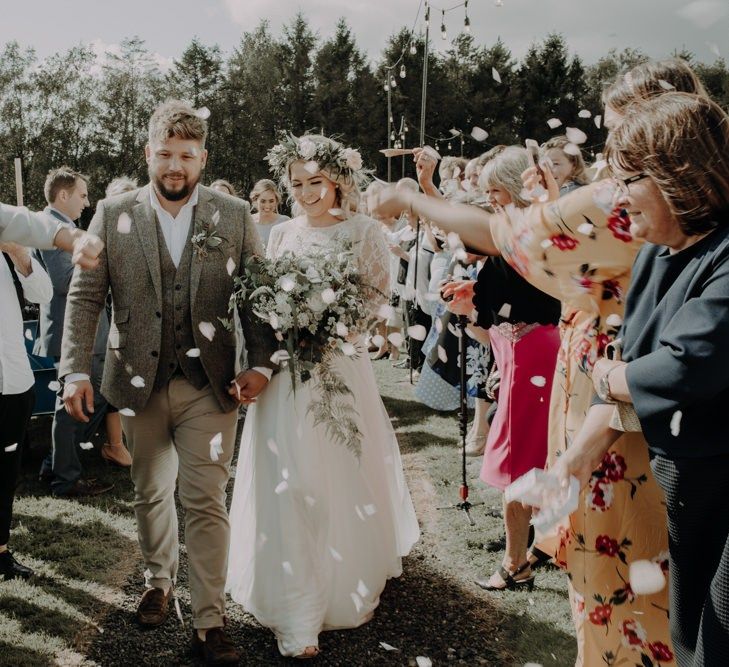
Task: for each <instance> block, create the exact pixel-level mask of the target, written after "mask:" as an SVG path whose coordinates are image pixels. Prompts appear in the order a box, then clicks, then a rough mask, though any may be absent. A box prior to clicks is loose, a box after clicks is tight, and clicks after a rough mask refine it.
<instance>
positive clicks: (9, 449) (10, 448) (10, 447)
mask: <svg viewBox="0 0 729 667" xmlns="http://www.w3.org/2000/svg"><path fill="white" fill-rule="evenodd" d="M17 449H18V443H17V442H15V443H13V444H12V445H8V446H7V447H6V448H5V451H6V452H7V453H8V454H10V453H11V452H14V451H15V450H17Z"/></svg>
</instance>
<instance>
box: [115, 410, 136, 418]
mask: <svg viewBox="0 0 729 667" xmlns="http://www.w3.org/2000/svg"><path fill="white" fill-rule="evenodd" d="M119 414H120V415H124V416H125V417H136V416H137V413H136V412H134V410H132V409H131V408H122V409H121V410H119Z"/></svg>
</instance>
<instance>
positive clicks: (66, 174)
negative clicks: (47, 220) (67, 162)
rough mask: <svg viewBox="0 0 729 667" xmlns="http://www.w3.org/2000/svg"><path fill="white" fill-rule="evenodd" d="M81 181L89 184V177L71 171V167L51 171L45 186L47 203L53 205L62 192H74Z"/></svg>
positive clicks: (44, 191)
mask: <svg viewBox="0 0 729 667" xmlns="http://www.w3.org/2000/svg"><path fill="white" fill-rule="evenodd" d="M79 181H84V183H88V182H89V179H88V176H84V175H83V174H80V173H79V172H77V171H74V170H73V169H71V167H66V166H63V167H57V168H56V169H51V170H50V171H49V172H48V176H46V182H45V184H44V185H43V194H44V195H45V197H46V201H47V202H48V203H49V204H52V203H53V202H55V201H56V199H57V198H58V193H59V192H60V191H61V190H65V191H66V192H73V189H74V188H75V187H76V185H77V184H78V182H79Z"/></svg>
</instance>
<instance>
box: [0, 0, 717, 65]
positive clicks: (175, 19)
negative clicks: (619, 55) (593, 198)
mask: <svg viewBox="0 0 729 667" xmlns="http://www.w3.org/2000/svg"><path fill="white" fill-rule="evenodd" d="M496 1H497V0H469V3H468V4H469V7H468V13H469V16H470V20H471V31H472V34H473V35H474V37H475V38H476V41H477V43H479V44H487V45H489V44H492V43H493V42H494V41H495V40H496V38H497V37H499V36H500V37H501V38H502V39H503V41H504V42H505V43H506V45H507V46H508V47H509V48H510V49H511V51H512V53H513V54H514V56H515V57H517V58H521V57H522V56H523V55H524V54H525V53H526V51H527V49H528V48H529V45H530V44H532V43H533V42H535V41H539V40H541V39H543V38H544V37H545V36H546V35H547V34H548V33H550V32H553V31H556V32H560V33H562V34H563V35H564V36H565V38H566V41H567V44H568V46H569V48H570V50H571V51H573V52H574V53H577V54H578V55H580V56H581V57H582V58H583V60H584V61H585V62H586V63H588V64H589V63H593V62H595V61H596V60H597V59H598V58H599V57H600V56H601V55H603V54H605V53H606V52H607V51H608V50H609V49H611V48H617V49H623V48H626V47H633V48H640V49H641V50H642V51H644V52H645V53H647V54H648V55H649V56H652V57H663V56H667V55H669V54H670V53H671V52H672V51H673V50H675V49H683V48H686V49H688V50H690V51H692V52H693V53H694V54H695V55H696V57H697V59H698V60H701V61H704V62H713V61H714V60H715V59H716V57H717V54H721V55H722V56H723V57H729V43H727V42H726V35H727V34H728V33H729V0H502V3H503V6H501V7H497V6H495V2H496ZM460 2H461V0H437V2H436V0H432V6H433V9H432V10H431V35H432V44H433V45H434V47H435V48H436V49H443V48H447V45H448V44H449V43H450V38H451V37H452V36H453V35H455V34H457V33H458V32H459V30H460V29H462V28H463V19H464V10H463V7H460V8H458V9H454V10H452V11H450V12H447V13H446V15H445V25H446V28H447V32H448V39H447V40H443V39H442V38H441V35H440V24H441V13H440V11H439V9H440V8H448V7H452V6H454V5H457V4H459V3H460ZM420 4H421V0H348V1H345V0H111V1H110V0H106V1H104V0H23V1H22V2H18V1H17V0H0V10H2V11H0V15H1V16H2V17H3V20H2V21H1V22H0V45H3V44H5V43H7V42H9V41H12V40H15V41H18V42H19V43H20V44H21V45H22V46H31V47H33V48H35V49H36V52H37V53H38V55H39V56H40V57H41V58H43V57H46V56H49V55H51V54H53V53H57V52H59V51H64V50H66V49H68V48H71V47H72V46H75V45H78V44H79V43H89V44H94V45H95V48H96V49H97V50H98V51H102V52H103V51H104V50H105V49H106V48H111V49H113V48H114V45H116V44H118V43H119V42H120V41H121V40H122V39H124V38H125V37H132V36H135V35H136V36H139V37H141V38H142V39H143V40H144V41H145V42H146V45H147V47H148V48H149V49H150V51H152V52H153V53H156V54H158V61H159V62H160V64H161V65H162V66H163V67H164V66H165V65H169V64H170V63H171V62H172V60H173V59H174V58H178V57H179V56H180V54H181V53H182V51H183V50H184V48H185V47H186V46H187V45H188V44H189V43H190V40H191V39H192V38H193V37H197V38H198V39H199V40H200V41H202V42H203V43H204V44H209V45H212V44H218V45H219V46H220V47H221V49H222V50H223V53H225V54H229V53H231V52H232V51H233V50H234V49H235V48H236V46H237V45H238V44H239V42H240V38H241V35H242V34H243V32H245V31H247V30H252V29H253V28H255V26H256V25H257V24H258V23H259V22H260V21H261V20H262V19H267V20H268V21H269V22H270V25H271V29H272V30H273V32H274V34H279V32H280V29H281V26H282V25H283V24H285V23H287V22H289V21H290V20H291V18H292V17H293V16H294V15H295V13H296V12H297V11H299V10H301V11H303V12H304V14H305V15H306V16H307V18H308V19H309V23H310V25H311V27H312V29H313V30H315V31H316V32H317V33H318V35H319V37H320V38H322V39H326V38H327V37H329V36H330V35H331V34H332V33H333V31H334V27H335V25H336V23H337V20H338V19H339V18H340V17H344V18H345V19H346V20H347V22H348V23H349V25H350V26H351V27H352V30H353V33H354V35H355V37H356V40H357V43H358V45H359V46H360V48H361V49H362V50H363V51H365V52H366V53H367V54H368V56H369V57H370V58H371V60H373V61H377V60H378V59H379V57H380V54H381V52H382V49H383V48H384V46H385V44H386V42H387V38H388V37H389V36H390V35H392V34H393V33H395V32H397V31H398V30H399V29H400V28H401V27H403V26H408V27H409V28H410V27H412V26H413V25H414V23H415V18H416V15H417V12H418V8H419V6H420ZM11 7H12V9H11ZM436 8H438V9H436ZM422 26H423V15H422V13H421V15H420V19H419V20H418V22H417V26H416V30H420V29H421V28H422Z"/></svg>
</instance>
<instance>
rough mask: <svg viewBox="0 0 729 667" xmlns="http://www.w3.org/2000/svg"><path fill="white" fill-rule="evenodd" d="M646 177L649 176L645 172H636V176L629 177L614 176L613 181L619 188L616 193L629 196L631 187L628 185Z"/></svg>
mask: <svg viewBox="0 0 729 667" xmlns="http://www.w3.org/2000/svg"><path fill="white" fill-rule="evenodd" d="M644 178H648V174H644V173H643V172H640V173H639V174H635V175H634V176H628V177H627V178H613V181H614V182H615V187H616V189H617V193H616V194H619V195H621V196H623V197H627V196H628V195H629V194H630V188H629V187H628V186H629V185H630V184H631V183H635V182H637V181H640V180H642V179H644Z"/></svg>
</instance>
